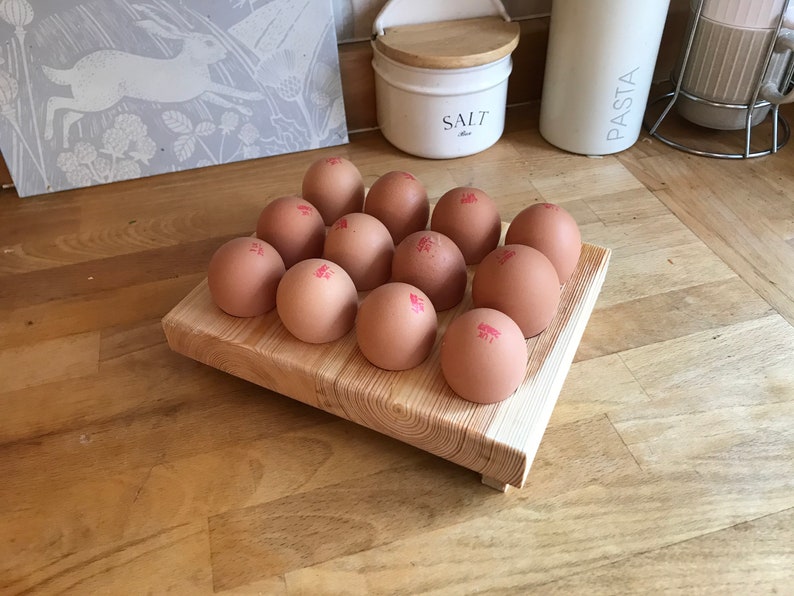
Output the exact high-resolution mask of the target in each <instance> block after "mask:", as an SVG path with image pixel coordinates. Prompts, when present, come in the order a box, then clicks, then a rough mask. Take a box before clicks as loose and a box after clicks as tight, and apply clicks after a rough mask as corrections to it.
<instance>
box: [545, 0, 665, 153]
mask: <svg viewBox="0 0 794 596" xmlns="http://www.w3.org/2000/svg"><path fill="white" fill-rule="evenodd" d="M669 3H670V2H669V0H643V1H639V0H553V3H552V8H551V23H550V29H549V43H548V51H547V55H546V73H545V76H544V81H543V92H542V97H541V104H540V133H541V135H543V137H544V138H545V139H546V140H547V141H548V142H550V143H551V144H552V145H555V146H557V147H559V148H561V149H564V150H566V151H570V152H573V153H581V154H585V155H607V154H611V153H617V152H618V151H623V150H624V149H627V148H629V147H631V146H632V145H633V144H634V143H635V142H636V141H637V139H638V138H639V134H640V130H641V128H642V120H643V115H644V113H645V107H646V105H647V103H648V94H649V92H650V87H651V81H652V79H653V72H654V68H655V66H656V58H657V55H658V52H659V44H660V43H661V38H662V31H663V29H664V24H665V21H666V20H667V9H668V7H669Z"/></svg>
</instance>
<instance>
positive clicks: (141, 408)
mask: <svg viewBox="0 0 794 596" xmlns="http://www.w3.org/2000/svg"><path fill="white" fill-rule="evenodd" d="M537 114H538V106H537V105H530V106H524V107H520V108H511V109H509V110H508V120H507V128H506V131H505V134H504V136H503V138H502V139H501V140H500V141H499V143H498V144H497V145H495V146H494V147H492V148H491V149H489V150H487V151H485V152H483V153H481V154H478V155H475V156H471V157H466V158H460V159H454V160H447V161H429V160H423V159H419V158H414V157H411V156H408V155H405V154H403V153H400V152H399V151H397V150H395V149H393V148H392V147H391V146H389V145H388V144H387V143H386V142H385V141H384V140H383V138H382V137H381V135H380V134H379V133H377V132H367V133H360V134H355V135H352V138H351V142H350V144H349V145H346V146H343V147H339V148H337V149H335V150H319V151H315V152H311V153H303V154H296V155H290V156H281V157H273V158H268V159H262V160H255V161H249V162H242V163H237V164H230V165H228V166H223V167H217V168H207V169H205V170H199V171H192V172H180V173H174V174H168V175H163V176H158V177H155V178H149V179H145V180H138V181H128V182H122V183H117V184H113V185H111V186H105V187H96V188H92V189H86V190H77V191H71V192H65V193H59V194H57V195H53V196H50V197H46V198H31V199H25V200H20V199H18V198H17V197H16V195H15V194H14V192H13V191H3V192H2V193H0V479H1V480H2V482H0V593H2V594H3V595H5V594H55V593H67V594H92V593H100V594H140V593H151V594H161V593H166V592H172V593H176V594H190V595H195V594H209V593H221V594H312V595H313V594H420V593H434V594H468V593H489V594H490V593H497V594H507V593H509V594H532V593H537V594H555V593H558V594H593V593H596V594H649V593H651V594H655V593H665V594H668V593H670V594H692V593H705V594H756V593H779V594H784V593H787V592H789V591H790V587H791V586H790V583H791V569H792V568H794V546H792V545H793V544H794V540H793V539H794V536H793V535H792V528H793V527H794V526H793V525H792V512H793V511H794V426H792V424H791V421H792V420H794V365H793V364H794V327H792V323H794V286H793V285H792V284H793V283H794V282H793V281H792V280H794V275H792V271H794V240H793V239H794V190H792V189H794V159H792V151H794V145H789V146H786V147H785V148H784V149H783V150H782V151H781V152H780V153H778V154H777V155H774V156H769V157H765V158H759V159H755V160H747V161H723V160H711V159H707V158H700V157H694V156H691V155H687V154H684V153H681V152H677V151H675V150H674V149H671V148H669V147H667V146H664V145H662V144H660V143H658V142H656V141H654V140H651V139H649V138H648V137H647V136H646V135H645V134H643V135H642V137H641V139H640V141H639V142H638V143H637V144H636V145H635V146H634V147H632V148H631V149H629V150H627V151H625V152H623V153H621V154H619V155H617V156H611V157H604V158H601V159H593V158H587V157H581V156H575V155H570V154H566V153H563V152H561V151H559V150H558V149H555V148H554V147H552V146H550V145H548V144H547V143H545V142H544V141H543V140H542V139H541V137H540V136H539V134H538V132H537ZM786 114H787V116H788V117H789V118H791V117H792V115H794V112H792V110H791V109H790V108H789V109H787V110H786ZM687 134H690V135H691V136H692V138H696V137H698V135H699V134H700V132H699V130H698V129H694V128H693V129H691V130H690V131H689V132H688V133H687ZM335 152H338V153H340V154H342V155H343V156H345V157H347V158H349V159H351V160H352V161H353V162H354V163H355V164H356V165H358V167H359V168H360V170H361V172H362V174H363V176H364V178H365V182H366V183H367V184H371V183H372V182H373V181H374V180H375V179H376V178H377V176H379V175H380V174H383V173H385V172H387V171H389V170H396V169H403V170H408V171H411V172H412V173H414V174H415V175H416V176H417V177H418V178H419V179H420V180H421V181H422V182H423V183H424V184H425V185H426V187H427V188H428V191H429V194H430V196H431V198H432V199H433V200H435V199H436V198H438V197H439V196H440V195H441V194H443V192H445V191H446V190H448V189H449V188H451V187H453V186H456V185H464V184H465V185H472V186H479V187H480V188H483V189H485V190H486V191H488V192H489V193H490V194H491V195H492V196H493V197H494V199H495V200H496V201H497V203H498V205H499V207H500V213H501V215H502V217H503V219H505V220H509V219H511V218H512V217H513V216H514V215H515V214H516V213H517V212H518V211H520V210H521V209H522V208H523V207H525V206H526V205H528V204H530V203H532V202H535V201H539V200H549V201H553V202H558V203H560V204H562V205H563V206H564V207H565V208H566V209H567V210H569V211H570V212H571V213H572V215H573V216H574V217H575V218H576V220H577V222H578V223H579V225H580V228H581V230H582V236H583V239H584V240H585V241H586V242H588V243H591V244H594V245H598V246H604V247H609V248H610V249H611V251H612V255H611V259H610V265H609V273H608V275H607V277H606V280H605V283H604V286H603V288H602V290H601V293H600V295H599V298H598V301H597V303H596V307H595V309H594V311H593V313H592V316H591V317H590V320H589V322H588V325H587V327H586V329H585V332H584V335H583V337H582V340H581V342H580V344H579V349H578V351H577V353H576V355H575V357H574V361H573V364H572V366H571V369H570V371H569V373H568V375H567V377H566V379H565V383H564V385H563V387H562V390H561V393H560V396H559V399H558V401H557V404H556V406H555V408H554V411H553V414H552V416H551V419H550V420H549V424H548V427H547V430H546V433H545V434H544V436H543V440H542V442H541V444H540V446H539V449H538V451H537V454H536V457H535V460H534V463H533V465H532V470H531V472H530V474H529V476H528V477H527V481H526V484H525V486H524V487H523V488H521V489H515V490H511V491H509V492H507V493H504V494H502V493H498V492H496V491H494V490H492V489H490V488H488V487H487V486H483V485H482V484H480V482H479V478H478V475H477V474H476V473H474V472H472V471H469V470H467V469H465V468H463V467H461V466H458V465H456V464H453V463H450V462H448V461H446V460H444V459H442V458H439V457H436V456H434V455H432V454H429V453H426V452H424V451H422V450H421V449H417V448H415V447H411V446H409V445H406V444H404V443H402V442H400V441H398V440H395V439H392V438H389V437H387V436H384V435H382V434H380V433H377V432H374V431H372V430H369V429H366V428H364V427H362V426H360V425H357V424H354V423H351V422H348V421H346V420H342V419H340V418H338V417H336V416H333V415H330V414H328V413H326V412H323V411H321V410H318V409H316V408H313V407H310V406H307V405H304V404H302V403H299V402H297V401H295V400H293V399H290V398H288V397H285V396H282V395H279V394H276V393H273V392H270V391H268V390H265V389H262V388H261V387H259V386H257V385H255V384H253V383H249V382H247V381H244V380H241V379H239V378H236V377H234V376H233V375H229V374H227V373H224V372H221V371H218V370H216V369H214V368H212V367H210V366H206V365H203V364H200V363H198V362H195V361H193V360H191V359H189V358H185V357H184V356H181V355H180V354H177V353H174V352H173V351H171V350H170V349H169V347H168V345H167V344H166V339H165V335H164V333H163V330H162V327H161V324H160V320H161V319H162V317H163V316H164V315H165V314H166V313H168V312H169V311H170V310H171V309H172V308H173V307H174V306H175V305H177V304H178V303H179V302H180V301H181V300H182V299H183V298H184V297H185V296H186V295H187V294H188V293H189V292H190V291H191V290H192V289H193V288H195V287H196V286H197V285H198V284H199V283H200V282H201V281H202V279H203V278H204V276H205V273H206V265H207V262H208V260H209V257H210V255H211V254H212V252H213V251H214V250H215V249H216V248H217V247H218V246H219V245H220V244H221V243H223V242H224V241H225V240H227V239H228V238H231V237H234V236H237V235H243V234H250V233H251V232H252V231H253V228H254V225H255V221H256V217H257V216H258V214H259V211H260V210H261V209H262V207H263V206H264V205H265V204H266V203H267V202H268V201H270V200H272V199H273V198H275V197H278V196H280V195H283V194H289V193H292V192H295V191H296V190H298V189H299V180H300V177H301V176H302V173H303V171H304V170H305V168H306V167H307V165H308V163H309V162H310V161H311V160H313V159H315V158H318V157H321V156H328V155H331V154H333V153H335Z"/></svg>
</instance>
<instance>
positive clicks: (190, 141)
mask: <svg viewBox="0 0 794 596" xmlns="http://www.w3.org/2000/svg"><path fill="white" fill-rule="evenodd" d="M195 150H196V137H194V136H193V135H192V134H189V135H182V136H181V137H179V138H178V139H177V140H176V141H174V155H176V158H177V159H178V160H179V161H187V160H188V159H190V157H191V156H192V155H193V152H194V151H195Z"/></svg>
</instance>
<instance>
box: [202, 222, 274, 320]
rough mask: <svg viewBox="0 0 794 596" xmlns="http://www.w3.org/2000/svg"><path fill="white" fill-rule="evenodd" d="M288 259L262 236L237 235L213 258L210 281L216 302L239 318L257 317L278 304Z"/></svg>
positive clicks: (209, 284) (211, 291) (209, 274)
mask: <svg viewBox="0 0 794 596" xmlns="http://www.w3.org/2000/svg"><path fill="white" fill-rule="evenodd" d="M282 275H284V261H282V259H281V256H279V254H278V252H276V249H275V248H273V247H272V246H270V245H269V244H268V243H267V242H264V241H262V240H260V239H259V238H250V237H245V238H234V239H232V240H229V241H228V242H226V243H225V244H223V245H222V246H221V247H220V248H218V250H216V251H215V254H213V255H212V258H211V259H210V263H209V267H208V268H207V284H208V286H209V290H210V295H211V296H212V301H213V302H214V303H215V304H216V305H217V306H218V308H220V309H221V310H222V311H224V312H226V313H228V314H230V315H233V316H235V317H257V316H259V315H261V314H264V313H266V312H268V311H270V310H272V309H273V307H274V306H275V305H276V288H277V286H278V285H279V281H280V280H281V276H282Z"/></svg>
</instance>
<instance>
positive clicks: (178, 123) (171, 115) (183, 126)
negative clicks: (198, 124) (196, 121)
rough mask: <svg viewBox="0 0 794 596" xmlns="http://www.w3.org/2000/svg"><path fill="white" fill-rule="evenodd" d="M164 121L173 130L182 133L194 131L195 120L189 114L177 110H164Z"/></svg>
mask: <svg viewBox="0 0 794 596" xmlns="http://www.w3.org/2000/svg"><path fill="white" fill-rule="evenodd" d="M163 122H164V123H165V125H166V126H167V127H168V128H169V129H170V130H171V131H173V132H175V133H177V134H181V135H186V134H190V133H192V132H193V122H191V120H190V117H189V116H188V115H187V114H183V113H182V112H180V111H177V110H168V111H167V112H163Z"/></svg>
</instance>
